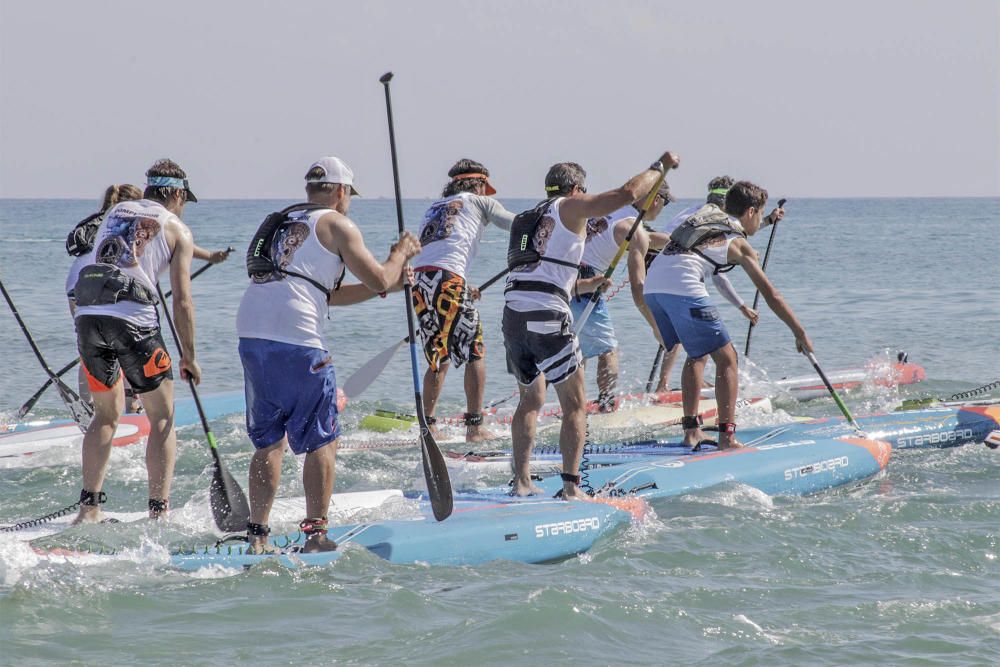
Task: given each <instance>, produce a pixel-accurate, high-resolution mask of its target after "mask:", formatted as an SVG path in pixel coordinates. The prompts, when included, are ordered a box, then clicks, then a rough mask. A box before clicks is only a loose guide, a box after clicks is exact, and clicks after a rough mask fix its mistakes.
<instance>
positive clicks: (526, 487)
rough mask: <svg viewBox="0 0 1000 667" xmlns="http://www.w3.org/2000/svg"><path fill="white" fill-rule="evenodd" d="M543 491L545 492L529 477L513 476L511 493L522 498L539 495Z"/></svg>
mask: <svg viewBox="0 0 1000 667" xmlns="http://www.w3.org/2000/svg"><path fill="white" fill-rule="evenodd" d="M543 493H545V492H544V491H542V489H541V488H540V487H539V486H538V485H537V484H535V483H534V482H532V481H531V480H530V479H527V480H522V479H518V478H517V477H515V478H514V488H513V490H512V491H511V495H513V496H518V497H521V498H523V497H525V496H540V495H542V494H543Z"/></svg>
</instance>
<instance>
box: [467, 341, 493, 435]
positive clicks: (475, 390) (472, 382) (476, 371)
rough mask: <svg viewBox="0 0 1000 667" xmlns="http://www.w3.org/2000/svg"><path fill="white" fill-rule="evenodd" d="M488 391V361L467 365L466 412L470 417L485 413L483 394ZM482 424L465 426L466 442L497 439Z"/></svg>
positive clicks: (478, 360)
mask: <svg viewBox="0 0 1000 667" xmlns="http://www.w3.org/2000/svg"><path fill="white" fill-rule="evenodd" d="M485 390H486V360H485V359H475V360H472V361H469V362H468V363H467V364H466V365H465V411H466V412H467V413H468V414H470V415H478V414H482V412H483V394H484V392H485ZM495 437H496V435H494V434H493V433H492V432H490V431H488V430H487V429H486V427H485V426H484V425H482V424H476V425H470V424H466V426H465V441H466V442H482V441H483V440H492V439H493V438H495Z"/></svg>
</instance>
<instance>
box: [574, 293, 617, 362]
mask: <svg viewBox="0 0 1000 667" xmlns="http://www.w3.org/2000/svg"><path fill="white" fill-rule="evenodd" d="M588 303H590V299H589V298H588V297H584V298H581V299H580V300H579V301H577V300H576V299H575V298H574V299H570V300H569V309H570V310H571V311H573V321H574V322H577V321H579V319H580V318H581V317H582V316H583V311H584V310H586V308H587V304H588ZM576 337H577V338H579V339H580V352H582V353H583V358H584V359H590V358H592V357H599V356H601V355H602V354H607V353H608V352H613V351H614V350H615V349H616V348H617V347H618V339H617V338H615V327H614V325H613V324H611V313H609V312H608V306H607V304H606V303H605V302H604V299H601V300H600V301H598V302H597V305H595V306H594V310H592V311H591V312H590V316H589V317H588V318H587V321H586V322H584V324H583V328H582V329H580V331H578V332H577V334H576Z"/></svg>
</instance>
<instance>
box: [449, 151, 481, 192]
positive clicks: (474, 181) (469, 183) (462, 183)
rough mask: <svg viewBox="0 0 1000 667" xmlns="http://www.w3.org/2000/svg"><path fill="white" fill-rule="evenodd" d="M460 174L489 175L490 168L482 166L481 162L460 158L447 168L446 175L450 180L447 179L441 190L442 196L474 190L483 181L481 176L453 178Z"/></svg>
mask: <svg viewBox="0 0 1000 667" xmlns="http://www.w3.org/2000/svg"><path fill="white" fill-rule="evenodd" d="M462 174H482V175H483V176H489V175H490V170H489V169H487V168H486V167H484V166H483V163H482V162H476V161H475V160H470V159H468V158H462V159H461V160H459V161H458V162H456V163H455V164H454V166H452V168H451V169H449V170H448V176H449V177H450V178H451V179H452V180H450V181H448V184H447V185H445V186H444V189H443V190H441V196H442V197H451V196H452V195H457V194H458V193H459V192H474V191H475V189H476V187H478V186H479V185H480V184H481V183H484V182H485V181H484V180H483V178H482V177H481V176H475V177H473V178H455V177H456V176H461V175H462Z"/></svg>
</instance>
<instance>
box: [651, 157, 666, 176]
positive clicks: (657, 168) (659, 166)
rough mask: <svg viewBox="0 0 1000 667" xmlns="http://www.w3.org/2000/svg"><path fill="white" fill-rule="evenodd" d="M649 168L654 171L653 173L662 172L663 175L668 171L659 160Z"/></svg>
mask: <svg viewBox="0 0 1000 667" xmlns="http://www.w3.org/2000/svg"><path fill="white" fill-rule="evenodd" d="M649 168H650V169H652V170H653V171H658V172H660V173H661V174H662V173H663V172H664V171H666V169H665V168H664V166H663V163H662V162H660V161H659V160H657V161H656V162H654V163H653V164H651V165H649Z"/></svg>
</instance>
